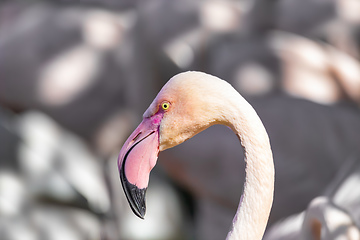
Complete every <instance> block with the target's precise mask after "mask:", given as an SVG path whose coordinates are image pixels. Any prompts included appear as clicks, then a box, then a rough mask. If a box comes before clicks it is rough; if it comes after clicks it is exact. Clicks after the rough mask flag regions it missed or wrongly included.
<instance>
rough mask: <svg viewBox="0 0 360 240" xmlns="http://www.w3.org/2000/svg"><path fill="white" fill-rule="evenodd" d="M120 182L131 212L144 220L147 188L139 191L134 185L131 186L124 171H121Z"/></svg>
mask: <svg viewBox="0 0 360 240" xmlns="http://www.w3.org/2000/svg"><path fill="white" fill-rule="evenodd" d="M120 180H121V184H122V187H123V189H124V192H125V196H126V198H127V200H128V202H129V205H130V207H131V210H132V211H133V212H134V214H135V215H136V216H138V217H139V218H141V219H144V217H145V213H146V204H145V195H146V189H147V188H142V189H139V188H138V187H137V186H135V185H134V184H131V183H130V182H129V181H128V180H127V178H126V176H125V174H124V172H123V171H120Z"/></svg>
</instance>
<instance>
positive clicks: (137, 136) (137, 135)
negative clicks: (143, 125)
mask: <svg viewBox="0 0 360 240" xmlns="http://www.w3.org/2000/svg"><path fill="white" fill-rule="evenodd" d="M141 133H142V132H139V133H138V134H136V136H135V137H134V138H133V141H134V142H135V141H136V140H137V139H138V138H139V136H140V134H141Z"/></svg>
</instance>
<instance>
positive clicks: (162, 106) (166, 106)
mask: <svg viewBox="0 0 360 240" xmlns="http://www.w3.org/2000/svg"><path fill="white" fill-rule="evenodd" d="M169 107H170V103H168V102H164V103H162V104H161V108H162V109H163V110H168V109H169Z"/></svg>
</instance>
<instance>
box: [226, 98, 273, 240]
mask: <svg viewBox="0 0 360 240" xmlns="http://www.w3.org/2000/svg"><path fill="white" fill-rule="evenodd" d="M232 100H234V101H236V104H234V105H233V106H234V108H233V111H232V112H231V117H230V118H228V119H227V122H228V125H229V126H230V127H231V128H232V130H233V131H234V132H235V133H236V134H237V136H238V137H239V139H240V141H241V144H242V146H243V148H244V152H245V162H246V168H245V172H246V178H245V184H244V191H243V194H242V196H241V199H240V203H239V206H238V209H237V212H236V215H235V217H234V219H233V222H232V227H231V230H230V232H229V233H228V235H227V238H226V239H227V240H239V239H241V240H261V239H262V237H263V234H264V232H265V228H266V225H267V221H268V218H269V215H270V210H271V206H272V201H273V191H274V163H273V157H272V151H271V147H270V142H269V137H268V135H267V133H266V130H265V128H264V125H263V124H262V122H261V120H260V118H259V117H258V115H257V113H256V112H255V110H254V109H253V108H252V107H251V105H250V104H249V103H248V102H247V101H246V100H245V99H244V98H242V97H241V96H240V95H238V98H236V99H234V98H232ZM239 103H240V104H239ZM235 106H236V107H235Z"/></svg>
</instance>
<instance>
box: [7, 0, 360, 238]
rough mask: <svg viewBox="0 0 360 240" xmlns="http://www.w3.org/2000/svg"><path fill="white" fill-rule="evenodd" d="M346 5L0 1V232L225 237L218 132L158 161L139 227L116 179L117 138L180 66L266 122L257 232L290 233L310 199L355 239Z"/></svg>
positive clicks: (356, 79) (359, 135) (355, 30)
mask: <svg viewBox="0 0 360 240" xmlns="http://www.w3.org/2000/svg"><path fill="white" fill-rule="evenodd" d="M359 13H360V1H359V0H302V1H299V0H237V1H235V0H234V1H231V0H217V1H215V0H208V1H205V0H201V1H194V0H171V1H169V0H147V1H141V0H137V1H136V0H80V1H76V0H58V1H40V0H24V1H20V0H11V1H2V2H1V3H0V239H5V240H37V239H46V240H57V239H59V240H60V239H61V240H62V239H67V240H78V239H79V240H83V239H84V240H88V239H104V240H112V239H114V240H116V239H125V240H127V239H129V240H130V239H173V240H188V239H207V240H211V239H214V240H215V239H224V238H225V236H226V233H227V232H228V230H229V227H230V223H231V221H232V218H233V216H234V214H235V211H236V208H237V205H238V202H239V199H240V195H241V192H242V185H243V181H244V162H243V160H242V159H243V152H242V149H241V147H240V144H239V142H238V140H237V137H236V136H235V135H234V134H233V133H232V132H231V130H229V129H228V128H226V127H222V126H214V127H211V128H209V129H208V130H206V131H204V132H202V133H200V134H199V135H197V136H195V137H194V138H193V139H191V140H189V141H187V142H185V143H184V144H182V145H180V146H178V147H175V148H173V149H170V150H166V151H164V152H162V153H161V154H160V155H159V160H158V164H157V167H156V168H155V169H154V170H153V172H152V175H151V179H150V186H149V188H148V192H147V215H146V218H145V220H140V219H138V218H137V217H136V216H135V215H134V214H133V213H132V212H131V210H130V207H129V206H128V203H127V201H126V198H125V195H124V193H123V190H122V188H121V184H120V181H119V175H118V169H117V163H116V161H117V155H118V153H119V151H120V148H121V146H122V144H123V143H124V141H125V140H126V138H127V137H128V136H129V134H130V133H131V132H132V131H133V130H134V129H135V127H136V126H137V125H138V124H139V123H140V121H141V118H142V113H143V112H144V111H145V109H146V108H147V107H148V105H149V104H150V103H151V101H152V99H153V98H154V97H155V96H156V94H157V92H158V91H159V90H160V88H161V87H162V85H163V84H164V83H165V82H166V81H167V80H168V79H169V78H170V77H172V76H173V75H175V74H176V73H179V72H182V71H186V70H200V71H204V72H207V73H210V74H213V75H216V76H218V77H220V78H222V79H224V80H227V81H228V82H230V83H231V84H232V85H233V86H234V87H235V88H236V89H237V90H238V91H239V92H240V93H241V94H242V95H243V96H244V97H245V98H246V99H247V100H248V101H249V102H250V103H251V104H252V105H253V106H254V108H255V109H256V111H257V112H258V114H259V115H260V117H261V119H262V120H263V122H264V124H265V127H266V128H267V131H268V133H269V136H270V141H271V144H272V149H273V152H274V161H275V168H276V182H275V198H274V204H273V209H272V212H271V216H270V220H269V224H268V230H267V233H266V235H265V237H264V239H298V236H299V234H300V232H301V231H302V223H303V222H304V221H305V220H304V219H306V216H307V214H309V213H311V211H312V208H313V207H314V205H315V207H318V205H316V203H318V202H319V201H316V199H318V198H319V197H321V198H322V199H326V201H323V202H326V206H325V207H323V208H321V209H322V210H323V209H328V208H331V209H332V211H333V212H336V213H337V214H340V215H341V214H342V215H344V216H345V218H346V219H348V221H347V222H346V224H345V223H344V224H343V225H342V229H341V230H342V231H335V230H334V228H329V229H330V231H333V232H336V233H337V234H338V233H342V234H347V232H349V231H350V232H351V231H352V232H355V233H353V234H355V235H352V236H359V235H356V231H357V232H358V230H359V227H360V188H359V184H360V110H359V104H360V62H359V59H360V14H359ZM314 201H315V203H314ZM325 215H326V214H324V215H323V218H324V219H326V221H325V222H323V223H322V224H323V225H326V224H330V222H331V221H332V220H333V219H334V217H332V218H331V217H329V216H328V215H326V216H325ZM340 215H338V216H340ZM342 215H341V216H342ZM332 216H335V215H334V214H333V215H332ZM335 218H336V217H335ZM345 218H341V219H345ZM337 219H339V218H337ZM344 226H345V227H344ZM349 236H350V235H349ZM324 239H335V238H324ZM346 239H359V238H356V237H355V238H346Z"/></svg>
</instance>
